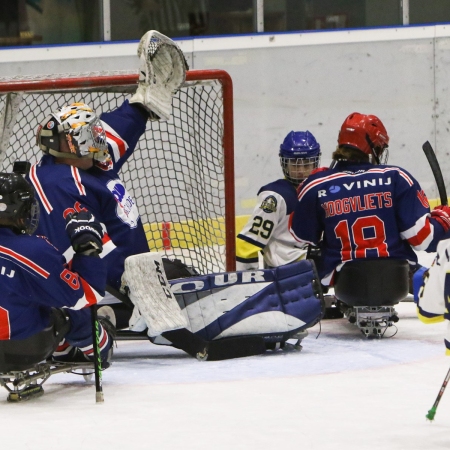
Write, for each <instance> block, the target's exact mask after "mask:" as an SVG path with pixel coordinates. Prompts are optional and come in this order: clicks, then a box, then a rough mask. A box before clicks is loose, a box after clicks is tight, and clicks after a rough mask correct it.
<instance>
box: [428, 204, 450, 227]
mask: <svg viewBox="0 0 450 450" xmlns="http://www.w3.org/2000/svg"><path fill="white" fill-rule="evenodd" d="M431 218H432V219H435V220H436V221H437V222H438V223H439V225H441V226H442V228H443V229H444V231H445V232H447V231H448V230H449V229H450V207H449V206H446V205H439V206H436V208H434V209H433V211H431Z"/></svg>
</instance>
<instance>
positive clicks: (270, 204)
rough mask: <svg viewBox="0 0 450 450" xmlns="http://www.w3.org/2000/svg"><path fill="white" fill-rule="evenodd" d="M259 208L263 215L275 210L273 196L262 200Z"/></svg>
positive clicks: (275, 205)
mask: <svg viewBox="0 0 450 450" xmlns="http://www.w3.org/2000/svg"><path fill="white" fill-rule="evenodd" d="M260 208H261V209H262V210H263V211H264V212H265V213H273V212H275V211H276V210H277V199H276V198H275V197H274V196H273V195H269V196H268V197H267V198H265V199H264V200H263V202H262V203H261V206H260Z"/></svg>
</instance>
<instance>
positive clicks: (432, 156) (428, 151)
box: [422, 141, 448, 205]
mask: <svg viewBox="0 0 450 450" xmlns="http://www.w3.org/2000/svg"><path fill="white" fill-rule="evenodd" d="M422 150H423V152H424V153H425V156H426V157H427V160H428V163H429V164H430V167H431V171H432V172H433V176H434V179H435V181H436V185H437V188H438V192H439V197H440V198H441V205H448V198H447V190H446V188H445V183H444V178H443V177H442V172H441V168H440V166H439V162H438V160H437V158H436V153H434V150H433V147H432V146H431V144H430V143H429V142H428V141H426V142H425V143H424V144H423V145H422Z"/></svg>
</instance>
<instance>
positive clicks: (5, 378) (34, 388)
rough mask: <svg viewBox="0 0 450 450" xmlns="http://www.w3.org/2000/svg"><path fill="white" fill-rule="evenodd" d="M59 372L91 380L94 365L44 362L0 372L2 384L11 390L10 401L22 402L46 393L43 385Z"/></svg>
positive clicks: (88, 363) (8, 398) (0, 382)
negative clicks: (22, 368)
mask: <svg viewBox="0 0 450 450" xmlns="http://www.w3.org/2000/svg"><path fill="white" fill-rule="evenodd" d="M57 373H74V374H77V375H82V376H83V377H84V379H85V380H86V381H89V380H90V379H91V377H92V375H93V374H94V367H93V364H92V363H90V362H86V363H63V362H50V361H49V362H42V363H39V364H36V365H34V366H33V367H30V368H29V369H26V370H11V371H9V372H6V373H0V385H1V386H3V387H4V388H5V389H6V390H7V391H8V392H9V394H8V397H7V400H8V402H21V401H24V400H29V399H31V398H36V397H39V396H41V395H42V394H43V393H44V389H43V387H42V385H43V384H44V383H45V382H46V381H47V380H48V379H49V378H50V376H52V375H54V374H57Z"/></svg>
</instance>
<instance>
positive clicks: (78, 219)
mask: <svg viewBox="0 0 450 450" xmlns="http://www.w3.org/2000/svg"><path fill="white" fill-rule="evenodd" d="M66 232H67V235H68V236H69V238H70V242H71V244H72V248H73V249H74V251H75V253H79V254H82V255H88V256H97V255H99V254H100V253H101V252H102V249H103V244H102V237H103V230H102V226H101V224H100V222H99V221H98V220H97V219H96V218H95V217H94V216H93V215H92V214H91V213H90V212H88V211H80V212H79V213H75V214H69V215H68V216H67V217H66Z"/></svg>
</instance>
